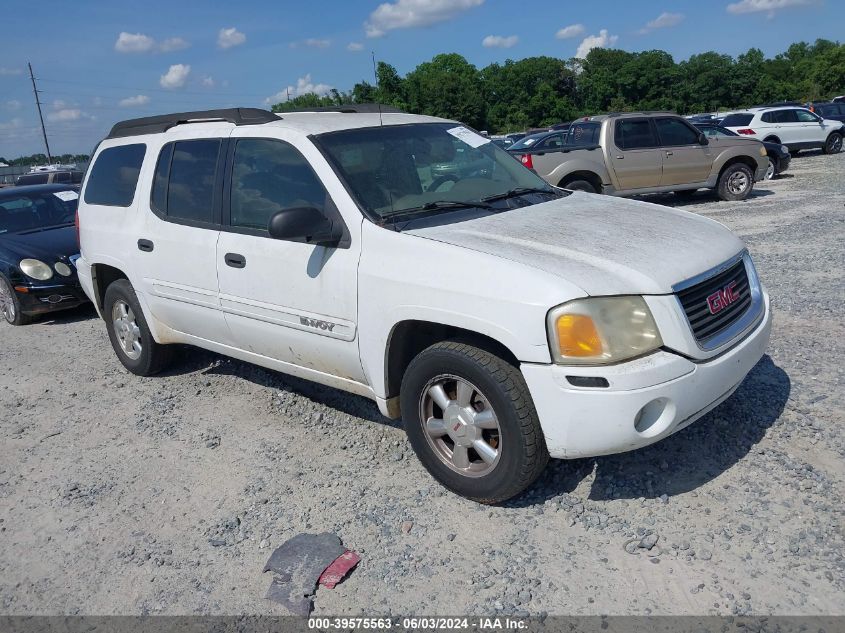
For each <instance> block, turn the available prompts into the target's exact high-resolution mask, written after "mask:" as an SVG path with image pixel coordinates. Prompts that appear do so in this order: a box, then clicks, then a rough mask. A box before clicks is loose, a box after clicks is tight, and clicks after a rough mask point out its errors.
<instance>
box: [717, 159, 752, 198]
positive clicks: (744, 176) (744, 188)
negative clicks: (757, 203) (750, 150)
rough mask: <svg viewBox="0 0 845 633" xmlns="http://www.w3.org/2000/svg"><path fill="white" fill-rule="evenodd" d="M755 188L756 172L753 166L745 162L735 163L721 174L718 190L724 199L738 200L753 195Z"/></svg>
mask: <svg viewBox="0 0 845 633" xmlns="http://www.w3.org/2000/svg"><path fill="white" fill-rule="evenodd" d="M753 188H754V174H753V173H752V172H751V168H750V167H749V166H748V165H746V164H745V163H734V164H733V165H730V166H729V167H728V168H727V169H725V171H723V172H722V175H721V176H719V183H718V185H717V186H716V191H717V193H718V194H719V197H720V198H721V199H722V200H728V201H738V200H745V199H746V198H747V197H748V196H749V195H751V190H752V189H753Z"/></svg>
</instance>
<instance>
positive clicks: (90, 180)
mask: <svg viewBox="0 0 845 633" xmlns="http://www.w3.org/2000/svg"><path fill="white" fill-rule="evenodd" d="M450 162H456V163H458V162H459V163H460V164H462V165H463V164H467V163H472V164H478V165H483V169H482V168H479V169H478V170H476V171H467V170H458V169H455V170H452V171H449V170H446V171H444V170H443V167H442V166H443V165H444V164H449V163H450ZM443 174H447V175H446V176H444V175H443ZM79 228H80V238H81V250H82V257H81V259H80V260H79V262H78V269H79V277H80V280H81V282H82V284H83V286H84V288H85V291H86V293H87V294H88V295H89V296H90V298H91V299H92V301H93V302H94V303H95V305H96V306H97V309H98V311H99V313H100V315H101V316H102V317H103V318H104V319H105V322H106V326H107V328H108V333H109V337H110V339H111V342H112V345H113V346H114V349H115V352H116V354H117V356H118V358H119V359H120V361H121V362H122V363H123V365H124V366H125V367H126V368H127V369H128V370H129V371H131V372H133V373H135V374H138V375H144V376H146V375H150V374H153V373H155V372H157V371H159V370H161V369H162V368H163V367H164V365H165V363H166V362H167V360H168V359H169V357H170V350H171V349H172V347H171V344H173V343H187V344H191V345H196V346H198V347H202V348H205V349H208V350H212V351H215V352H219V353H221V354H224V355H227V356H232V357H235V358H239V359H241V360H244V361H248V362H251V363H255V364H258V365H261V366H264V367H268V368H271V369H275V370H278V371H281V372H285V373H288V374H292V375H296V376H300V377H304V378H309V379H311V380H314V381H317V382H320V383H322V384H326V385H331V386H333V387H337V388H339V389H343V390H346V391H349V392H352V393H356V394H360V395H363V396H366V397H369V398H372V399H374V400H375V401H376V402H377V403H378V406H379V409H380V410H381V412H382V413H383V414H384V415H385V416H388V417H391V418H398V417H400V416H401V417H402V418H403V420H404V424H405V428H406V430H407V433H408V437H409V440H410V443H411V444H412V446H413V448H414V450H415V451H416V453H417V455H418V456H419V458H420V460H421V461H422V463H423V464H424V465H425V467H426V468H427V469H428V470H429V471H430V472H431V474H432V475H433V476H434V477H436V478H437V479H438V480H439V481H440V482H441V483H443V484H444V485H445V486H447V487H448V488H450V489H452V490H454V491H456V492H458V493H459V494H462V495H465V496H467V497H469V498H472V499H475V500H477V501H481V502H485V503H493V502H498V501H502V500H504V499H507V498H509V497H512V496H514V495H516V494H518V493H520V492H521V491H522V490H523V489H525V488H526V487H527V486H528V485H530V484H531V483H532V481H534V479H535V478H536V477H537V476H538V475H539V474H540V472H541V471H542V470H543V468H544V466H545V465H546V462H547V460H548V458H549V456H551V457H557V458H575V457H585V456H593V455H604V454H609V453H616V452H621V451H627V450H631V449H634V448H637V447H640V446H645V445H647V444H651V443H652V442H656V441H657V440H659V439H661V438H664V437H666V436H667V435H669V434H671V433H674V432H676V431H678V430H679V429H682V428H684V427H685V426H687V425H688V424H690V423H691V422H693V421H694V420H696V419H697V418H699V417H701V416H702V415H704V414H705V413H707V412H708V411H710V410H711V409H713V408H714V407H715V406H716V405H718V404H719V403H720V402H722V401H723V400H725V399H726V398H727V397H728V396H730V395H731V394H732V393H733V392H734V390H735V389H736V388H737V386H738V385H739V383H740V382H742V380H743V378H744V377H745V375H746V374H747V373H748V372H749V371H750V370H751V368H752V367H753V366H754V365H755V364H756V363H757V361H758V360H759V359H760V358H761V356H762V355H763V353H764V350H765V349H766V345H767V342H768V339H769V331H770V327H771V313H770V310H769V300H768V295H767V294H766V292H765V291H764V290H763V288H762V286H761V285H760V282H759V280H758V278H757V274H756V272H755V269H754V266H753V264H752V262H751V258H750V256H749V255H748V253H747V251H746V249H745V247H744V245H743V243H742V242H741V241H740V240H739V239H738V238H737V237H736V236H735V235H733V234H732V233H731V232H730V231H728V230H727V229H726V228H725V227H724V226H722V225H721V224H719V223H717V222H714V221H712V220H709V219H705V218H702V217H699V216H696V215H693V214H691V213H686V212H683V211H678V210H674V209H667V208H664V207H661V206H656V205H652V204H645V203H642V202H635V201H632V200H622V199H609V198H606V197H603V196H596V195H590V194H586V193H582V192H575V193H572V192H568V191H563V190H560V189H557V188H554V187H551V186H549V185H548V184H546V183H545V182H544V181H542V180H541V179H540V178H539V177H538V176H536V175H535V174H533V173H532V172H531V171H529V170H528V169H526V168H524V167H523V166H522V165H520V164H519V163H518V162H517V161H515V160H513V158H512V157H511V156H509V155H508V154H507V153H506V152H504V151H503V150H501V149H500V148H498V147H497V146H496V145H494V144H493V143H491V142H490V141H489V140H488V139H486V138H483V137H482V136H480V135H478V134H476V133H475V132H473V131H472V130H470V129H468V128H466V127H464V126H462V125H460V124H459V123H455V122H453V121H446V120H443V119H438V118H433V117H425V116H414V115H409V114H403V113H399V112H395V111H389V110H388V109H382V110H381V111H380V112H379V111H374V110H372V109H371V108H366V107H363V106H358V107H352V108H348V109H344V110H342V111H334V112H325V111H320V112H292V113H285V114H282V115H275V114H272V113H270V112H267V111H264V110H251V109H233V110H217V111H209V112H196V113H185V114H175V115H165V116H160V117H150V118H146V119H136V120H133V121H126V122H123V123H119V124H117V125H115V126H114V128H113V130H112V132H111V134H110V135H109V137H108V138H106V139H105V140H104V141H103V142H102V143H100V145H99V146H98V148H97V150H96V153H95V155H94V158H93V163H92V167H91V169H90V170H89V171H88V173H87V176H86V179H85V183H84V185H83V189H82V200H81V201H80V205H79Z"/></svg>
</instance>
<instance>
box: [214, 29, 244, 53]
mask: <svg viewBox="0 0 845 633" xmlns="http://www.w3.org/2000/svg"><path fill="white" fill-rule="evenodd" d="M244 42H246V35H244V34H243V33H241V32H240V31H239V30H238V29H236V28H235V27H232V28H230V29H220V32H219V33H218V34H217V46H218V47H220V48H222V49H223V50H226V49H227V48H232V47H233V46H240V45H241V44H243V43H244Z"/></svg>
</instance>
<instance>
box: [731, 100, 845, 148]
mask: <svg viewBox="0 0 845 633" xmlns="http://www.w3.org/2000/svg"><path fill="white" fill-rule="evenodd" d="M722 127H726V128H728V129H729V130H732V131H734V132H736V133H737V134H740V135H741V136H747V137H748V138H756V139H757V140H758V141H765V142H770V143H780V144H782V145H786V146H787V147H788V148H789V151H790V152H792V153H795V152H798V151H799V150H802V149H821V150H822V151H824V153H825V154H838V153H839V152H840V151H842V137H843V134H845V125H843V123H842V121H835V120H833V119H823V118H821V117H820V116H818V115H817V114H814V113H813V112H810V110H808V109H807V108H796V107H778V108H754V109H752V110H747V111H744V112H734V113H732V114H729V115H727V116H726V117H725V118H724V120H723V121H722Z"/></svg>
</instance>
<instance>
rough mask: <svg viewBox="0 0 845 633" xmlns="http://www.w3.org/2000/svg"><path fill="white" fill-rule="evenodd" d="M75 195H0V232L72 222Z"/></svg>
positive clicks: (29, 229)
mask: <svg viewBox="0 0 845 633" xmlns="http://www.w3.org/2000/svg"><path fill="white" fill-rule="evenodd" d="M78 201H79V194H78V193H77V192H76V191H73V190H70V189H68V190H67V191H50V192H44V193H29V194H18V195H5V196H3V197H2V198H0V234H2V233H20V232H22V231H32V230H36V229H42V228H45V227H48V226H61V225H66V224H73V221H74V216H75V214H76V204H77V202H78Z"/></svg>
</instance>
